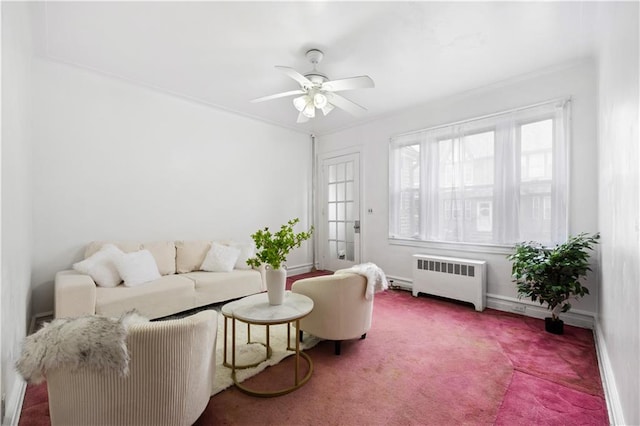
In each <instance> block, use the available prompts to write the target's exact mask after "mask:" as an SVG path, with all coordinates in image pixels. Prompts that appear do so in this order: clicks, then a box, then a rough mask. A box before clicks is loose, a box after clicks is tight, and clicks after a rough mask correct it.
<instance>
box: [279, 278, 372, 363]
mask: <svg viewBox="0 0 640 426" xmlns="http://www.w3.org/2000/svg"><path fill="white" fill-rule="evenodd" d="M366 287H367V279H366V278H365V277H364V276H362V275H358V274H351V273H345V274H334V275H323V276H319V277H313V278H305V279H302V280H298V281H296V282H295V283H293V286H292V287H291V291H292V292H294V293H300V294H304V295H306V296H308V297H310V298H311V299H312V300H313V310H312V311H311V313H310V314H309V315H307V316H306V317H304V318H302V319H301V320H300V329H301V330H300V331H301V332H302V331H304V332H306V333H309V334H312V335H314V336H316V337H320V338H322V339H327V340H333V341H334V342H335V354H336V355H340V343H341V341H343V340H350V339H356V338H361V339H364V338H365V337H366V335H367V331H369V329H370V328H371V317H372V315H373V295H372V296H371V298H370V299H367V298H365V290H366ZM301 337H302V333H301Z"/></svg>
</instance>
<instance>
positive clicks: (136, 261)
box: [116, 250, 160, 287]
mask: <svg viewBox="0 0 640 426" xmlns="http://www.w3.org/2000/svg"><path fill="white" fill-rule="evenodd" d="M116 267H117V268H118V272H119V273H120V276H121V277H122V279H123V280H124V285H125V286H126V287H135V286H137V285H140V284H143V283H146V282H149V281H153V280H157V279H158V278H160V272H159V271H158V265H157V264H156V260H155V259H154V258H153V255H152V254H151V252H150V251H149V250H140V251H134V252H132V253H126V254H124V255H122V256H121V257H120V258H119V259H118V260H117V261H116Z"/></svg>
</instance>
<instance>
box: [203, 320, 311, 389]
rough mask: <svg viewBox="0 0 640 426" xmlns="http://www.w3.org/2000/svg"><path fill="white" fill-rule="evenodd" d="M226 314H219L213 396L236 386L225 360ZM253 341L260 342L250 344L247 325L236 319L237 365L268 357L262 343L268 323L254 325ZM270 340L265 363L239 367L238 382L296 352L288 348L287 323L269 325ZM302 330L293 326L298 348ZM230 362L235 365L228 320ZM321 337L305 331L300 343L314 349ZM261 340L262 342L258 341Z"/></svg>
mask: <svg viewBox="0 0 640 426" xmlns="http://www.w3.org/2000/svg"><path fill="white" fill-rule="evenodd" d="M224 321H225V319H224V316H223V315H222V314H218V336H217V341H216V378H215V385H214V390H213V393H212V395H215V394H217V393H218V392H221V391H223V390H225V389H227V388H228V387H230V386H232V385H233V380H232V379H231V368H227V367H225V366H224V365H223V362H224ZM250 327H251V330H250V333H251V341H252V342H256V343H249V344H247V324H246V323H243V322H241V321H236V342H237V344H236V364H237V365H247V364H254V363H256V362H259V361H260V360H262V359H264V358H265V355H266V348H265V346H263V345H261V344H260V343H266V331H265V329H266V326H264V325H251V326H250ZM269 333H270V341H269V344H270V346H271V349H272V353H271V357H270V358H269V359H267V360H266V361H263V362H261V363H260V364H258V365H257V366H256V367H252V368H245V369H241V370H238V369H236V378H237V380H238V382H243V381H245V380H246V379H248V378H250V377H253V376H255V375H256V374H258V373H259V372H261V371H262V370H264V369H265V368H267V367H269V366H271V365H276V364H278V363H279V362H280V361H282V360H283V359H285V358H286V357H288V356H290V355H293V354H294V353H295V351H293V350H287V325H286V324H279V325H272V326H270V327H269ZM297 336H298V331H297V330H296V328H295V327H293V326H291V345H290V346H291V347H295V340H294V339H296V338H297ZM227 339H228V340H227V362H228V363H229V364H231V344H232V342H231V320H228V329H227ZM320 341H321V339H319V338H317V337H315V336H310V335H309V334H306V333H305V334H304V341H303V342H301V343H300V349H301V350H302V349H310V348H312V347H314V346H315V345H317V344H318V342H320ZM257 342H260V343H257Z"/></svg>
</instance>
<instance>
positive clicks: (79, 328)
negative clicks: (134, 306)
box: [16, 312, 148, 383]
mask: <svg viewBox="0 0 640 426" xmlns="http://www.w3.org/2000/svg"><path fill="white" fill-rule="evenodd" d="M142 321H148V320H146V319H145V318H142V317H140V316H139V315H138V314H136V313H135V312H130V313H127V314H125V315H123V316H122V317H120V318H119V319H118V318H107V317H102V316H97V315H87V316H83V317H78V318H60V319H56V320H53V321H52V322H51V323H48V324H45V325H44V326H43V327H42V328H41V329H40V330H38V331H37V332H36V333H34V334H32V335H30V336H27V337H26V338H25V339H24V341H23V343H22V353H21V355H20V359H19V360H18V361H17V362H16V369H17V370H18V373H20V375H22V377H24V379H25V380H27V381H28V382H31V383H40V382H42V381H43V380H44V379H45V375H46V372H47V370H49V369H51V368H60V367H65V368H70V369H71V371H78V370H81V369H88V370H93V371H115V372H117V373H119V374H120V375H123V376H124V375H127V374H128V373H129V353H128V351H127V345H126V338H127V330H128V328H129V325H130V324H133V323H136V322H142Z"/></svg>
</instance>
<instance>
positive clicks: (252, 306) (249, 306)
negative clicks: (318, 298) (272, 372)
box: [222, 291, 313, 397]
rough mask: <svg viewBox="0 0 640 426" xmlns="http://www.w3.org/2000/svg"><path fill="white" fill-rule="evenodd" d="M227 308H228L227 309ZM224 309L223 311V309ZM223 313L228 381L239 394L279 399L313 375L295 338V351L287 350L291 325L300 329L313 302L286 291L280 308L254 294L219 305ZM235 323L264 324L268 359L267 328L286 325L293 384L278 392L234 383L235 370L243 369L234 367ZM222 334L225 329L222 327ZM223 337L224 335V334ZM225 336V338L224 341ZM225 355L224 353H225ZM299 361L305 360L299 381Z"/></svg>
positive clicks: (310, 365)
mask: <svg viewBox="0 0 640 426" xmlns="http://www.w3.org/2000/svg"><path fill="white" fill-rule="evenodd" d="M229 305H231V306H229ZM225 307H226V308H227V309H226V310H225ZM222 309H223V313H224V312H226V313H224V315H225V325H226V319H227V317H229V318H231V321H232V323H231V346H232V351H231V378H232V379H233V382H234V383H235V385H236V386H237V387H238V389H240V390H241V391H243V392H245V393H246V394H249V395H252V396H260V397H273V396H280V395H284V394H287V393H289V392H292V391H294V390H296V389H298V388H300V387H301V386H302V385H304V384H305V383H307V381H309V378H311V374H312V373H313V362H312V361H311V358H310V357H309V355H307V354H306V353H304V352H302V351H300V341H299V339H297V338H295V335H294V341H295V342H296V344H295V348H292V347H290V344H291V324H292V323H295V326H296V330H300V319H301V318H304V317H305V316H307V315H308V314H309V312H311V310H312V309H313V300H311V299H310V298H309V297H307V296H305V295H302V294H297V293H292V292H290V291H287V292H286V293H285V297H284V302H283V303H282V304H281V305H270V304H269V300H268V298H267V293H260V294H254V295H252V296H248V297H245V298H243V299H240V300H238V301H235V302H231V303H230V304H227V305H225V306H223V308H222ZM236 320H239V321H242V322H244V323H247V324H248V326H249V325H251V324H255V325H264V326H266V327H267V335H266V340H267V342H266V348H267V358H268V357H269V356H270V346H269V331H268V327H269V326H270V325H278V324H287V350H293V351H295V354H294V356H295V361H294V385H293V386H291V387H288V388H285V389H279V390H275V391H267V392H262V391H255V390H252V389H249V388H247V387H246V386H244V385H241V384H240V383H238V380H237V378H236V370H237V369H240V368H243V367H245V368H246V366H236ZM225 332H226V327H225ZM225 334H226V333H225ZM226 340H227V336H226V335H225V342H226ZM225 354H226V351H225ZM300 358H303V359H305V360H306V361H307V365H308V367H309V368H308V371H307V374H305V376H304V377H302V378H300V372H299V370H300Z"/></svg>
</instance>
